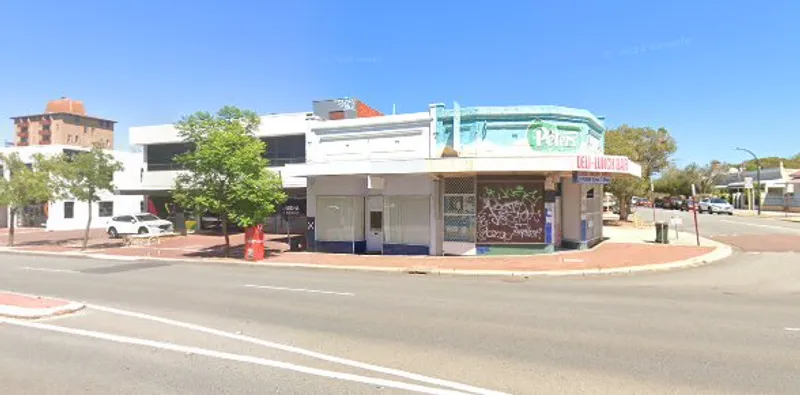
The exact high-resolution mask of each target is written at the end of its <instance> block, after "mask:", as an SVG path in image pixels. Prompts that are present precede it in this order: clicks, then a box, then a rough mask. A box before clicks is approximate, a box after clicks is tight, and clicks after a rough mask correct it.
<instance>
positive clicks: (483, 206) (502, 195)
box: [477, 182, 545, 243]
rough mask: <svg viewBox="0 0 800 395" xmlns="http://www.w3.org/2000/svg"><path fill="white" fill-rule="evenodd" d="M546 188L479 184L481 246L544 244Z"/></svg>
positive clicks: (542, 186)
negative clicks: (489, 244)
mask: <svg viewBox="0 0 800 395" xmlns="http://www.w3.org/2000/svg"><path fill="white" fill-rule="evenodd" d="M543 197H544V185H543V184H542V183H520V182H503V183H499V182H491V183H485V184H482V185H481V183H480V182H479V184H478V214H477V228H478V229H477V242H478V243H543V242H544V241H545V240H544V222H545V219H544V215H543V211H544V199H543Z"/></svg>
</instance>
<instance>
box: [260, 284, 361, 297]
mask: <svg viewBox="0 0 800 395" xmlns="http://www.w3.org/2000/svg"><path fill="white" fill-rule="evenodd" d="M245 287H247V288H260V289H271V290H275V291H291V292H306V293H312V294H325V295H338V296H355V294H354V293H351V292H334V291H322V290H319V289H307V288H287V287H275V286H272V285H254V284H245Z"/></svg>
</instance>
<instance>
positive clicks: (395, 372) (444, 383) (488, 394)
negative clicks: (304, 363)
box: [86, 303, 503, 395]
mask: <svg viewBox="0 0 800 395" xmlns="http://www.w3.org/2000/svg"><path fill="white" fill-rule="evenodd" d="M86 307H87V308H90V309H94V310H99V311H104V312H107V313H112V314H118V315H124V316H128V317H134V318H140V319H143V320H148V321H153V322H160V323H162V324H167V325H173V326H177V327H179V328H184V329H190V330H194V331H198V332H204V333H208V334H212V335H216V336H220V337H225V338H228V339H234V340H239V341H243V342H246V343H251V344H258V345H260V346H264V347H269V348H274V349H276V350H281V351H286V352H290V353H294V354H299V355H304V356H307V357H311V358H317V359H321V360H323V361H328V362H333V363H338V364H341V365H346V366H351V367H355V368H359V369H364V370H369V371H372V372H378V373H383V374H388V375H392V376H397V377H403V378H406V379H410V380H415V381H419V382H422V383H426V384H432V385H438V386H440V387H447V388H452V389H456V390H460V391H466V392H469V393H473V394H481V395H498V394H503V393H502V392H497V391H492V390H488V389H484V388H479V387H473V386H471V385H467V384H461V383H456V382H454V381H448V380H442V379H437V378H434V377H428V376H423V375H421V374H416V373H411V372H406V371H402V370H399V369H392V368H387V367H383V366H378V365H372V364H368V363H364V362H358V361H354V360H351V359H346V358H339V357H335V356H333V355H327V354H323V353H318V352H315V351H311V350H306V349H303V348H300V347H293V346H289V345H286V344H280V343H275V342H271V341H267V340H262V339H258V338H255V337H250V336H245V335H239V334H235V333H231V332H225V331H221V330H218V329H213V328H208V327H205V326H201V325H196V324H191V323H188V322H181V321H176V320H171V319H169V318H163V317H158V316H154V315H149V314H143V313H137V312H134V311H127V310H121V309H115V308H112V307H104V306H98V305H93V304H88V303H87V304H86Z"/></svg>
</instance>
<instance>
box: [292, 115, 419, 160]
mask: <svg viewBox="0 0 800 395" xmlns="http://www.w3.org/2000/svg"><path fill="white" fill-rule="evenodd" d="M430 144H431V140H430V115H429V114H428V113H427V112H425V113H415V114H402V115H386V116H382V117H370V118H355V119H343V120H337V121H316V122H312V123H311V124H310V127H309V131H308V134H307V135H306V161H307V162H308V163H328V162H341V161H355V160H381V159H386V160H391V159H414V158H426V157H428V156H429V152H430V148H429V145H430Z"/></svg>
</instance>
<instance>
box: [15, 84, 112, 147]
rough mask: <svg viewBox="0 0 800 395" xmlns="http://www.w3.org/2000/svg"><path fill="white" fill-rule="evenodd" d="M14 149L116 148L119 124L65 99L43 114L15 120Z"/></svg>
mask: <svg viewBox="0 0 800 395" xmlns="http://www.w3.org/2000/svg"><path fill="white" fill-rule="evenodd" d="M11 119H12V120H13V121H14V145H15V146H17V147H25V146H38V145H66V146H75V147H86V148H90V147H93V146H94V145H96V144H99V145H100V146H101V147H103V148H108V149H111V148H112V147H113V146H114V124H116V121H112V120H109V119H104V118H99V117H95V116H89V115H87V114H86V107H85V106H84V104H83V102H82V101H79V100H73V99H70V98H67V97H62V98H60V99H57V100H51V101H50V102H48V103H47V105H46V106H45V110H44V112H43V113H38V114H33V115H20V116H16V117H11Z"/></svg>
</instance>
